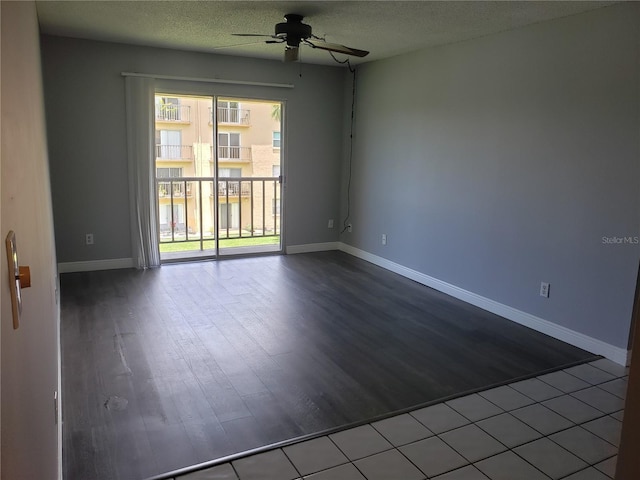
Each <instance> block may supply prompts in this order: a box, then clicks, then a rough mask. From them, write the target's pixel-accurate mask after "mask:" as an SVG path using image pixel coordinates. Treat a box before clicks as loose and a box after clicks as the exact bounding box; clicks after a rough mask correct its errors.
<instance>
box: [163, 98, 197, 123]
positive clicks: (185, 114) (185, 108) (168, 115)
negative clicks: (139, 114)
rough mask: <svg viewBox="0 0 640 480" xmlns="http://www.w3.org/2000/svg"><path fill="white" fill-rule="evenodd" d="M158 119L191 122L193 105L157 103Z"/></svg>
mask: <svg viewBox="0 0 640 480" xmlns="http://www.w3.org/2000/svg"><path fill="white" fill-rule="evenodd" d="M156 121H159V122H191V107H190V106H189V105H175V104H172V103H164V104H161V103H156Z"/></svg>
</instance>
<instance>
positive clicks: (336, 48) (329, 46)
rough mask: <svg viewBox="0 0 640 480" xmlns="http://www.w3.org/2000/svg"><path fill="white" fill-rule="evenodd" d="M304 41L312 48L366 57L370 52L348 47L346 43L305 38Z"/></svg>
mask: <svg viewBox="0 0 640 480" xmlns="http://www.w3.org/2000/svg"><path fill="white" fill-rule="evenodd" d="M304 42H305V43H306V44H307V45H309V46H310V47H312V48H318V49H320V50H328V51H330V52H336V53H343V54H345V55H353V56H354V57H366V56H367V55H369V52H367V51H366V50H359V49H357V48H351V47H347V46H345V45H339V44H337V43H327V42H322V41H318V40H304Z"/></svg>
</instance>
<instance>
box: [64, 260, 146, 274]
mask: <svg viewBox="0 0 640 480" xmlns="http://www.w3.org/2000/svg"><path fill="white" fill-rule="evenodd" d="M134 267H135V265H134V264H133V258H113V259H109V260H88V261H85V262H64V263H59V264H58V273H72V272H93V271H96V270H116V269H119V268H134Z"/></svg>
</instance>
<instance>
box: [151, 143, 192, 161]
mask: <svg viewBox="0 0 640 480" xmlns="http://www.w3.org/2000/svg"><path fill="white" fill-rule="evenodd" d="M156 158H157V159H159V160H191V159H193V146H191V145H156Z"/></svg>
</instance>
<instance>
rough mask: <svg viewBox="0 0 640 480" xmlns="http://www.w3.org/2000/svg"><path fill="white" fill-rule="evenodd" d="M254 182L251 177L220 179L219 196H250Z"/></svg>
mask: <svg viewBox="0 0 640 480" xmlns="http://www.w3.org/2000/svg"><path fill="white" fill-rule="evenodd" d="M251 188H252V182H251V180H249V179H245V180H243V181H240V180H228V179H221V180H218V196H219V197H227V196H229V197H236V198H237V197H248V196H249V195H251Z"/></svg>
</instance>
